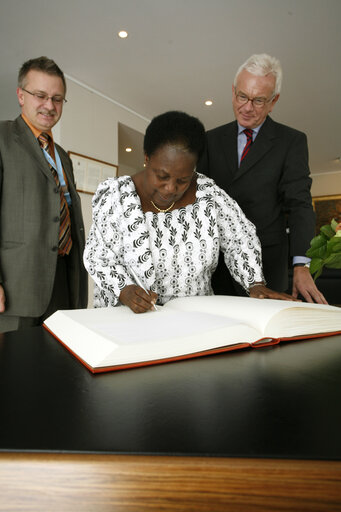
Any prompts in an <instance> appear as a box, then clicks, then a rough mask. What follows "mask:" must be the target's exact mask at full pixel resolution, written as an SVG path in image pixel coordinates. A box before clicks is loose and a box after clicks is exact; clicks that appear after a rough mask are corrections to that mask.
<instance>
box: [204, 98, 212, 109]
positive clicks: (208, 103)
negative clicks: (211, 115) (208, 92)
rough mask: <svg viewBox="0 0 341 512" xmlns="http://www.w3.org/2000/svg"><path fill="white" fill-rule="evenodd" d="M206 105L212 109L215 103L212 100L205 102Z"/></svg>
mask: <svg viewBox="0 0 341 512" xmlns="http://www.w3.org/2000/svg"><path fill="white" fill-rule="evenodd" d="M205 105H207V106H208V107H210V106H211V105H213V101H212V100H206V101H205Z"/></svg>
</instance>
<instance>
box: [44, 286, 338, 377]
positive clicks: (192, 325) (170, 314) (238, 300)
mask: <svg viewBox="0 0 341 512" xmlns="http://www.w3.org/2000/svg"><path fill="white" fill-rule="evenodd" d="M44 326H45V327H46V328H47V330H49V331H50V332H51V333H52V334H53V335H54V336H55V337H56V338H57V339H58V340H59V341H60V342H61V343H62V344H63V345H64V346H65V347H66V348H67V349H68V350H69V351H70V352H72V353H73V354H74V355H75V356H76V357H77V358H78V359H79V360H80V361H81V362H82V363H83V364H84V365H85V366H86V367H87V368H88V369H89V370H90V371H92V372H94V373H97V372H104V371H109V370H115V369H123V368H131V367H134V366H142V365H147V364H156V363H161V362H168V361H171V360H178V359H186V358H190V357H198V356H202V355H208V354H216V353H218V352H225V351H227V350H234V349H239V348H245V347H251V346H264V345H271V344H275V343H279V341H280V340H287V339H302V338H312V337H317V336H330V335H332V334H337V333H340V332H341V309H340V308H337V307H333V306H325V305H319V304H307V303H302V302H287V301H280V300H269V299H264V300H262V299H252V298H246V297H245V298H244V297H228V296H222V295H216V296H214V295H212V296H208V297H187V298H179V299H174V300H172V301H170V302H168V303H167V304H166V305H165V306H158V310H157V311H150V312H148V313H144V314H139V315H137V314H135V313H133V312H132V311H131V310H130V309H129V308H128V307H125V306H119V307H116V308H102V309H77V310H70V311H69V310H67V311H57V312H56V313H54V314H53V315H51V316H50V317H49V318H48V319H47V320H45V323H44Z"/></svg>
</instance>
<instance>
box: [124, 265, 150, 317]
mask: <svg viewBox="0 0 341 512" xmlns="http://www.w3.org/2000/svg"><path fill="white" fill-rule="evenodd" d="M129 272H130V274H131V275H132V277H133V278H134V281H135V282H136V284H137V285H138V286H139V287H140V288H142V290H144V291H145V292H146V293H148V295H149V292H148V290H147V289H146V287H145V286H144V284H143V283H142V281H141V280H140V278H139V276H138V275H137V274H136V272H135V271H134V269H133V268H131V267H129ZM153 307H154V309H155V311H157V307H156V306H155V304H153Z"/></svg>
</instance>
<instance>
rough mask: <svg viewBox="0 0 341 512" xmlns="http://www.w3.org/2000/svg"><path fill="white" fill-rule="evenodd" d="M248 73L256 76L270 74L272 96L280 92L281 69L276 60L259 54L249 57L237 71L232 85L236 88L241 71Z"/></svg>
mask: <svg viewBox="0 0 341 512" xmlns="http://www.w3.org/2000/svg"><path fill="white" fill-rule="evenodd" d="M244 69H245V70H246V71H248V72H249V73H252V74H253V75H256V76H266V75H269V74H270V73H271V74H272V75H273V76H274V77H275V80H276V81H275V90H274V95H277V94H279V93H280V91H281V87H282V75H283V73H282V67H281V64H280V62H279V60H278V59H276V58H275V57H271V56H270V55H268V54H267V53H260V54H258V55H251V57H249V58H248V59H247V60H246V61H245V62H244V64H242V65H241V66H240V68H239V69H238V71H237V73H236V76H235V78H234V82H233V85H234V86H235V87H236V85H237V79H238V76H239V75H240V73H241V72H242V71H243V70H244Z"/></svg>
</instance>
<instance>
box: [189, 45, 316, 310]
mask: <svg viewBox="0 0 341 512" xmlns="http://www.w3.org/2000/svg"><path fill="white" fill-rule="evenodd" d="M281 81H282V70H281V66H280V63H279V61H278V60H277V59H275V58H274V57H270V56H269V55H266V54H261V55H253V56H252V57H250V58H249V59H248V60H247V61H246V62H245V63H244V64H243V65H242V66H241V67H240V68H239V69H238V71H237V74H236V77H235V80H234V84H233V86H232V104H233V110H234V114H235V117H236V121H234V122H232V123H229V124H226V125H223V126H219V127H218V128H215V129H213V130H210V131H208V132H207V146H206V151H205V153H204V155H203V157H202V159H201V161H200V162H199V165H198V171H200V172H202V173H204V174H207V175H208V176H210V177H211V178H213V179H214V180H215V181H216V183H217V184H218V185H219V186H220V187H221V188H223V189H224V190H226V192H227V193H228V194H229V195H230V196H231V197H232V198H233V199H235V200H236V201H237V202H238V203H239V206H240V207H241V208H242V209H243V211H244V213H245V215H246V216H247V217H248V218H249V219H250V220H251V221H252V222H253V223H254V224H255V226H256V228H257V234H258V236H259V238H260V241H261V244H262V256H263V269H264V276H265V279H266V282H267V286H268V287H269V288H271V289H274V290H277V291H285V290H286V289H287V288H288V265H289V261H290V264H292V265H293V287H292V295H293V296H294V297H298V296H301V297H303V298H304V299H305V300H306V301H308V302H318V303H326V300H325V298H324V297H323V295H322V294H321V293H320V292H319V290H318V289H317V287H316V285H315V283H314V281H313V279H312V277H311V275H310V272H309V268H308V266H309V258H306V257H305V252H306V250H307V249H308V248H309V243H310V240H311V239H312V238H313V236H314V234H315V233H314V228H315V215H314V212H313V208H312V200H311V194H310V186H311V178H310V175H309V166H308V148H307V139H306V136H305V134H304V133H302V132H299V131H297V130H294V129H293V128H289V127H288V126H285V125H283V124H280V123H277V122H275V121H273V120H272V119H271V118H270V117H269V114H270V112H272V110H273V108H274V106H275V104H276V102H277V101H278V98H279V93H280V88H281ZM287 228H289V235H288V234H287ZM212 284H213V289H214V291H215V293H217V294H228V295H236V294H242V293H241V291H240V289H238V286H237V283H235V282H234V281H233V280H232V278H231V276H230V275H229V274H228V272H227V271H226V267H225V266H224V264H223V261H221V262H220V263H219V265H218V268H217V271H216V272H215V275H214V276H213V281H212Z"/></svg>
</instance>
